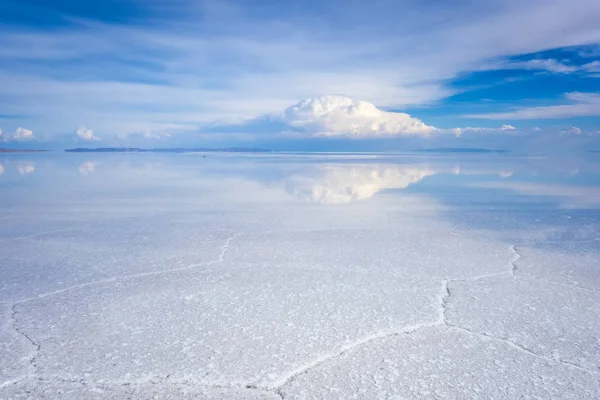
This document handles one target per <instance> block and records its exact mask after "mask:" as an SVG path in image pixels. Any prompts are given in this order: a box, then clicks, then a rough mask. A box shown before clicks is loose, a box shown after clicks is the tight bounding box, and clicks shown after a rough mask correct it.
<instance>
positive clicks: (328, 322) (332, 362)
mask: <svg viewBox="0 0 600 400" xmlns="http://www.w3.org/2000/svg"><path fill="white" fill-rule="evenodd" d="M133 157H134V158H132V160H136V158H135V155H134V156H133ZM157 159H159V160H161V162H162V163H163V164H160V163H154V164H151V166H150V167H148V166H145V167H144V168H137V167H136V168H133V166H132V165H125V166H122V165H121V166H119V167H118V168H113V169H110V168H108V169H107V170H106V171H104V172H103V171H102V169H100V168H98V169H95V170H94V171H92V172H93V173H89V174H86V175H85V176H82V177H81V180H82V181H80V182H78V181H76V180H65V181H64V185H66V188H65V191H64V193H68V194H69V199H68V201H69V202H70V203H69V204H71V205H75V206H73V207H72V213H70V214H69V213H66V212H65V211H66V209H65V205H64V204H63V201H62V200H61V198H60V196H58V197H57V198H52V199H51V200H48V201H47V204H45V205H44V206H45V210H46V211H47V212H48V213H49V216H44V215H43V214H42V213H40V208H41V206H40V204H38V203H33V204H30V205H28V206H25V205H23V204H20V205H18V206H17V205H16V202H14V201H13V200H11V201H9V202H8V203H6V204H4V205H5V207H6V209H8V210H9V211H10V212H9V217H6V216H2V218H3V220H8V221H10V223H11V224H14V223H15V221H18V220H19V217H20V216H21V217H23V219H24V220H26V221H28V222H27V223H26V224H25V225H26V226H25V227H24V228H23V229H14V230H10V229H7V228H6V227H2V229H0V236H2V237H3V238H0V278H1V279H0V307H1V308H0V311H1V313H0V317H1V318H2V319H1V320H0V321H1V325H0V371H1V376H0V399H30V398H34V399H54V398H65V399H81V398H85V399H88V398H89V399H121V398H143V399H145V398H174V399H179V398H181V399H192V398H202V399H209V400H210V399H242V400H244V399H247V400H255V399H256V400H263V399H265V400H266V399H286V400H287V399H328V398H330V399H378V398H434V399H437V398H439V399H442V398H447V399H464V398H490V399H513V398H535V399H548V398H555V399H592V398H600V363H599V361H598V360H600V345H599V343H600V339H599V336H598V333H597V332H600V314H599V312H598V307H597V304H598V303H599V301H600V297H598V295H599V293H600V290H599V286H598V285H599V284H600V282H599V281H598V276H597V272H598V268H597V266H598V265H599V263H598V262H597V261H598V260H599V259H598V253H599V251H598V248H597V246H596V243H595V241H589V240H586V239H585V238H589V237H591V238H594V237H598V232H596V231H595V230H594V228H593V227H594V226H598V225H597V224H595V223H590V221H591V220H592V219H593V214H592V215H586V219H585V221H586V224H585V226H583V227H581V226H580V225H578V224H577V223H575V222H572V223H571V225H569V227H568V229H572V230H573V232H577V235H576V238H577V240H572V241H570V242H565V241H560V242H558V243H556V242H553V241H552V240H554V239H555V238H556V237H557V235H556V234H550V235H547V236H544V235H545V233H539V235H537V236H535V240H531V241H528V240H523V239H526V237H527V235H526V234H524V233H523V232H525V230H523V231H518V230H515V231H514V232H513V231H506V230H503V231H501V232H495V231H494V230H493V229H489V230H483V229H481V227H479V228H478V229H477V230H475V229H469V226H465V225H461V224H460V221H456V220H454V221H448V220H446V219H444V217H443V215H444V214H443V212H444V211H447V207H445V206H441V205H440V204H439V203H437V202H436V201H433V200H431V199H430V198H428V197H425V196H420V195H415V194H404V193H398V191H395V192H386V191H382V190H381V189H382V188H401V189H404V188H406V187H407V185H416V184H418V182H419V180H422V179H430V178H431V177H432V176H434V175H435V174H440V173H444V172H440V171H454V170H456V168H454V166H453V165H451V166H449V165H430V164H429V163H427V164H426V165H423V166H422V168H421V167H419V166H418V165H416V166H415V164H414V163H415V161H414V159H413V160H411V166H410V168H409V169H408V170H403V168H404V167H403V165H402V163H401V162H400V161H399V162H398V163H396V164H395V163H394V162H393V161H386V162H387V163H388V164H386V165H385V166H383V167H382V166H377V165H374V166H373V169H372V172H370V171H371V166H370V165H369V164H368V163H366V164H363V165H361V166H360V168H357V167H356V166H353V165H351V164H348V165H344V164H343V163H341V164H339V165H337V164H336V165H335V166H331V165H330V166H327V167H325V168H324V171H325V172H326V173H324V174H323V177H324V180H323V181H319V177H320V174H319V168H321V165H320V164H319V163H322V161H319V160H317V161H316V163H314V162H311V164H310V169H311V171H310V173H309V174H305V175H302V174H303V172H302V171H303V168H308V167H307V166H306V165H304V164H303V165H295V164H293V168H292V167H291V166H288V165H287V163H290V162H292V161H287V162H282V160H279V161H278V162H277V164H269V163H268V159H266V160H263V161H262V163H266V164H260V165H261V168H265V167H266V166H269V168H271V169H274V170H277V171H279V173H280V174H282V175H286V174H290V173H291V174H293V173H299V174H300V177H297V178H294V177H286V178H283V179H282V180H281V181H275V182H265V181H264V180H262V179H263V178H262V177H261V178H260V179H257V180H256V181H252V179H253V178H254V176H253V175H251V176H250V177H248V173H247V170H248V168H250V169H252V168H255V167H256V165H257V164H255V163H256V162H257V160H260V157H259V156H257V157H255V159H253V160H251V161H248V160H246V161H243V162H241V161H235V159H232V158H228V159H226V160H220V159H219V158H218V157H214V158H213V160H214V161H211V162H214V165H213V164H203V168H205V169H203V170H199V169H198V163H197V160H196V159H195V158H191V157H182V158H177V157H173V156H170V157H164V158H162V157H158V158H157ZM141 160H145V158H142V159H141ZM140 162H144V161H140ZM236 162H237V163H239V164H236ZM372 162H373V163H375V164H376V163H378V162H380V161H377V160H373V161H372ZM180 163H183V165H184V166H185V167H186V168H182V165H180ZM451 163H455V161H451ZM101 165H110V164H109V163H108V164H107V163H105V164H101ZM154 167H156V168H157V172H156V174H157V175H156V177H154V178H156V179H154V178H152V176H153V173H151V171H153V170H152V168H154ZM122 169H124V170H122ZM212 169H214V170H212ZM224 169H225V170H226V171H228V172H227V173H226V174H224V173H223V170H224ZM507 169H508V168H506V167H505V166H502V168H501V170H502V171H504V170H507ZM515 169H517V170H518V168H516V167H515ZM464 170H466V171H468V169H464ZM510 170H512V169H510ZM181 171H185V173H182V172H181ZM290 171H292V172H290ZM332 171H334V172H335V176H336V177H343V179H331V176H332V175H331V172H332ZM356 171H360V174H357V173H356ZM381 171H387V172H386V173H385V174H382V173H381ZM407 171H408V172H409V173H408V175H407ZM419 171H421V172H419ZM42 172H43V170H42V169H41V168H39V169H38V170H36V173H42ZM121 172H122V173H121ZM103 174H104V175H103ZM140 174H141V175H140ZM211 174H214V176H213V175H211ZM455 174H456V173H455V172H452V175H453V176H454V175H455ZM490 174H491V175H493V176H495V178H494V179H506V178H505V177H506V174H503V173H497V171H491V172H490ZM275 175H277V174H275ZM480 175H481V174H479V175H477V176H480ZM483 175H485V174H483ZM123 176H125V177H128V179H131V178H132V177H134V178H135V177H139V178H140V179H139V180H136V179H134V180H132V181H130V180H126V181H120V180H123V179H124V178H123ZM149 176H150V177H149ZM371 176H372V177H374V179H375V181H374V183H373V184H372V185H371V184H370V183H369V177H371ZM404 176H410V177H411V179H410V180H409V181H407V182H404V181H403V180H398V179H399V178H398V177H404ZM157 177H158V178H157ZM353 177H357V178H359V181H358V182H353V181H352V179H353ZM387 177H392V178H394V179H395V180H394V182H385V181H386V179H387ZM325 178H326V179H325ZM511 179H512V178H511ZM89 180H92V181H91V182H92V183H93V184H91V185H90V184H88V181H89ZM131 182H135V183H134V184H133V183H131ZM140 182H141V183H140ZM295 182H296V183H297V182H301V183H302V187H301V189H302V190H301V191H300V192H301V193H302V196H298V193H299V190H297V189H298V188H297V187H294V186H293V184H294V183H295ZM130 184H133V185H136V187H135V188H129V186H128V185H130ZM338 184H339V185H341V186H340V187H329V186H330V185H334V186H335V185H338ZM278 185H280V186H278ZM290 185H292V186H290ZM124 188H127V189H124ZM315 188H316V189H315ZM142 189H143V190H142ZM317 189H318V190H317ZM0 190H6V189H2V187H0ZM39 190H41V188H39V187H37V186H33V187H27V186H25V187H20V188H19V189H18V190H16V191H15V192H10V193H11V195H13V196H18V195H19V193H21V194H26V195H27V196H24V200H23V201H24V202H25V204H26V202H27V201H30V200H28V199H36V198H46V197H44V196H43V195H41V194H40V193H39ZM30 192H31V193H30ZM378 192H379V193H378ZM15 193H16V194H15ZM240 193H243V194H244V196H240ZM322 193H327V194H328V195H327V196H325V197H323V196H322V195H321V194H322ZM356 193H359V194H360V195H356ZM53 196H57V195H56V193H54V194H53ZM369 196H372V197H370V198H369ZM453 196H456V195H453ZM469 196H472V194H469V195H468V196H466V197H465V201H466V202H467V203H468V202H469V201H470V200H471V198H470V197H469ZM98 198H101V199H102V201H98V200H97V199H98ZM3 199H4V201H6V199H7V197H6V196H4V197H2V196H0V205H2V201H3ZM132 199H136V200H139V203H140V205H141V206H140V207H133V206H132ZM323 199H326V200H327V201H324V202H323V201H321V203H324V204H319V201H320V200H323ZM332 199H333V200H336V201H332ZM64 200H65V201H66V199H64ZM485 200H486V201H490V200H489V198H488V197H485ZM86 201H87V202H88V204H89V208H90V209H91V210H93V216H92V217H90V215H88V213H87V212H86V207H85V204H86ZM119 202H124V204H123V205H121V206H118V204H119ZM479 204H481V203H479ZM483 204H485V203H483ZM519 204H520V206H519V207H522V206H524V205H523V204H526V203H519ZM467 207H468V204H467ZM53 209H55V210H56V211H57V212H56V213H54V214H53V213H52V210H53ZM29 210H31V211H32V213H30V212H29ZM30 214H31V215H36V218H39V221H40V222H39V226H38V227H37V229H34V228H36V225H35V224H34V223H32V221H31V220H30V219H28V217H27V215H30ZM453 215H454V214H453ZM469 217H470V218H474V217H475V214H469ZM479 217H485V213H482V211H481V207H480V208H478V218H479ZM511 218H513V219H518V218H517V217H514V216H512V217H511ZM497 219H498V217H497V216H495V217H494V218H493V220H494V221H496V220H497ZM60 220H62V221H64V222H65V223H64V226H63V227H61V224H60V223H58V222H60ZM78 221H79V222H78ZM592 222H593V221H592ZM513 225H518V223H516V222H515V221H514V220H513V222H511V226H513ZM563 228H564V227H563V226H562V225H560V224H559V225H558V226H556V227H555V226H548V227H547V228H545V229H546V230H544V232H551V233H552V232H561V233H560V235H561V236H560V237H568V236H569V233H568V232H566V233H565V232H564V229H563ZM561 229H562V230H561ZM540 232H541V231H540ZM544 237H548V238H550V239H549V240H548V242H547V243H545V242H544Z"/></svg>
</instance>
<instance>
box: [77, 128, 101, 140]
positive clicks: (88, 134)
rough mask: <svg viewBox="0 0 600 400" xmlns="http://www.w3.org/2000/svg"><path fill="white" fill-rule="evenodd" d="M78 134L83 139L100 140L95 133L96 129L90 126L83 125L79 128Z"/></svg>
mask: <svg viewBox="0 0 600 400" xmlns="http://www.w3.org/2000/svg"><path fill="white" fill-rule="evenodd" d="M76 134H77V136H79V138H80V139H82V140H89V141H93V140H100V138H99V137H98V136H95V135H94V131H93V130H91V129H88V128H86V127H84V126H82V127H80V128H79V129H77V132H76Z"/></svg>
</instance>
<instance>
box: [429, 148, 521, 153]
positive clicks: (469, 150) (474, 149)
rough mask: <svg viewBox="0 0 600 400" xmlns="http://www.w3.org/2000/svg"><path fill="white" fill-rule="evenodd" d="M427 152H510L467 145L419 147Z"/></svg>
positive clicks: (508, 151)
mask: <svg viewBox="0 0 600 400" xmlns="http://www.w3.org/2000/svg"><path fill="white" fill-rule="evenodd" d="M417 151H423V152H429V153H510V150H494V149H476V148H469V147H439V148H434V149H419V150H417Z"/></svg>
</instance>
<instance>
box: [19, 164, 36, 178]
mask: <svg viewBox="0 0 600 400" xmlns="http://www.w3.org/2000/svg"><path fill="white" fill-rule="evenodd" d="M17 171H19V173H20V174H21V175H27V174H32V173H34V172H35V164H34V163H23V164H20V165H18V166H17Z"/></svg>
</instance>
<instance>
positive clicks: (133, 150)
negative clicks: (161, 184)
mask: <svg viewBox="0 0 600 400" xmlns="http://www.w3.org/2000/svg"><path fill="white" fill-rule="evenodd" d="M65 151H66V152H67V153H208V152H218V153H268V152H270V151H271V150H266V149H258V148H245V147H226V148H223V149H208V148H203V147H200V148H192V149H186V148H173V149H140V148H138V147H100V148H97V149H89V148H77V149H66V150H65Z"/></svg>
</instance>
